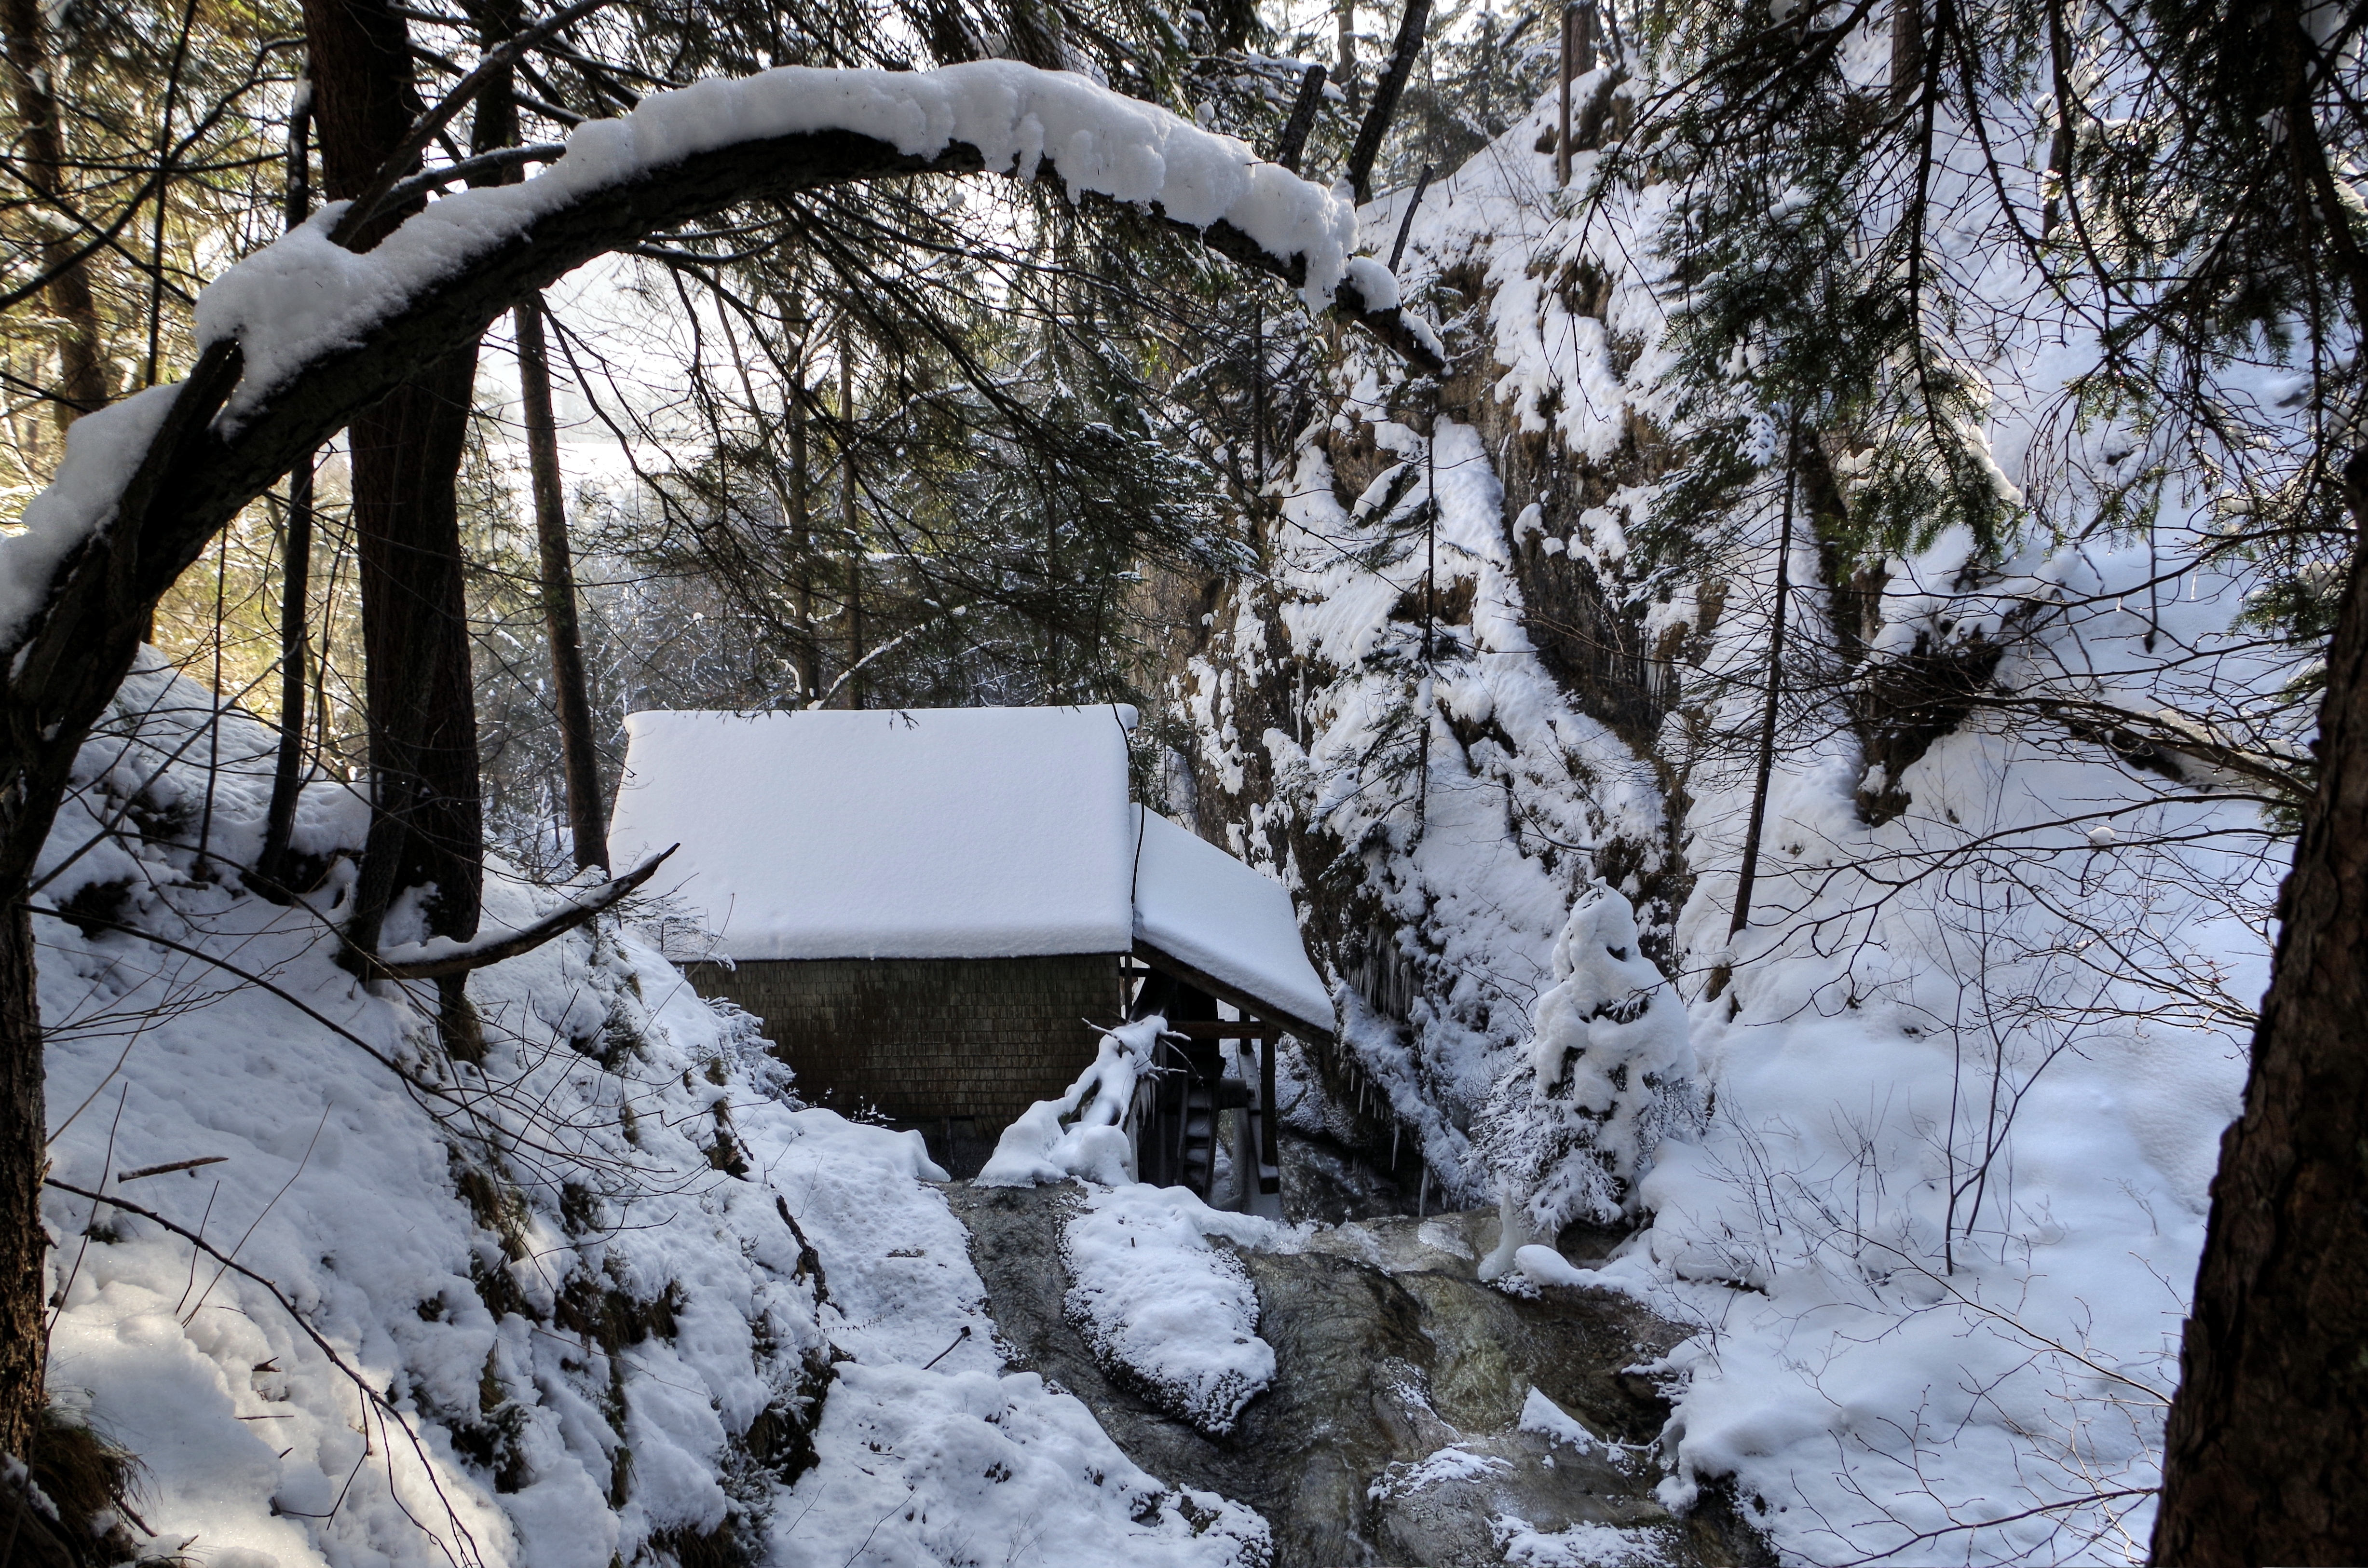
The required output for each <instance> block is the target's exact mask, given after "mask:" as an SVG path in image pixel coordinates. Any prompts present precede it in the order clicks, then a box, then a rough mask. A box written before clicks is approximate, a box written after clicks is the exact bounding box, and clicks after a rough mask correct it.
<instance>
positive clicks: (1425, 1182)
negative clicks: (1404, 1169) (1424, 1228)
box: [1414, 1165, 1430, 1220]
mask: <svg viewBox="0 0 2368 1568" xmlns="http://www.w3.org/2000/svg"><path fill="white" fill-rule="evenodd" d="M1429 1215H1430V1167H1429V1165H1424V1166H1423V1167H1422V1182H1421V1185H1420V1186H1418V1187H1417V1188H1416V1189H1415V1200H1414V1217H1415V1218H1416V1219H1417V1220H1422V1219H1428V1218H1429Z"/></svg>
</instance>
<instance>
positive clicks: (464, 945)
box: [370, 844, 682, 980]
mask: <svg viewBox="0 0 2368 1568" xmlns="http://www.w3.org/2000/svg"><path fill="white" fill-rule="evenodd" d="M681 847H682V846H681V845H679V844H674V845H668V846H666V848H664V849H662V850H660V851H659V852H658V853H656V854H655V855H653V856H651V857H650V858H648V859H646V860H644V861H643V862H642V863H641V864H640V865H639V866H636V867H634V868H633V869H632V870H630V871H628V872H626V873H625V874H624V875H623V876H621V877H619V878H616V879H615V880H614V881H606V882H602V883H601V884H600V885H599V886H598V887H597V888H594V889H593V890H592V891H591V892H588V893H586V895H585V896H584V897H582V898H580V899H576V900H575V901H573V902H572V903H564V904H562V905H560V907H559V908H557V909H555V910H553V911H552V912H551V913H550V914H549V915H544V916H543V917H542V918H541V919H540V920H538V921H536V922H535V923H534V924H533V925H531V926H520V927H519V928H518V929H517V930H515V931H493V932H488V933H485V934H484V935H482V936H478V937H472V938H471V939H470V940H468V941H465V942H458V941H454V940H453V939H452V938H451V937H431V938H430V939H429V940H427V941H425V942H413V943H408V944H406V945H404V946H403V947H400V948H390V949H387V950H386V951H384V952H382V953H380V954H379V955H378V956H377V957H376V958H375V959H373V960H370V973H371V975H372V976H373V977H375V978H380V979H385V980H440V979H442V978H443V977H444V976H446V975H448V974H466V973H468V972H469V971H471V970H475V969H483V968H484V967H485V966H486V965H487V964H496V963H499V962H501V961H502V960H504V959H514V958H517V957H518V955H519V954H520V953H530V952H532V951H533V950H534V949H537V948H539V947H541V946H542V945H543V944H544V943H545V942H548V941H550V940H551V939H552V937H561V936H564V935H565V934H566V933H568V932H570V931H573V930H575V927H577V926H581V925H583V924H584V923H585V922H586V921H587V920H590V919H591V918H593V917H594V916H595V915H599V914H601V913H603V912H604V911H607V910H609V909H613V908H615V907H616V906H617V905H618V904H619V903H622V902H623V901H624V899H625V898H626V897H627V895H629V894H630V893H632V892H633V890H634V889H636V888H638V887H640V886H641V885H642V884H643V882H646V881H649V880H650V878H651V877H653V876H655V875H656V873H657V869H658V868H659V867H660V866H663V865H665V864H666V857H667V856H669V855H671V854H673V853H674V852H675V851H676V850H677V849H679V848H681Z"/></svg>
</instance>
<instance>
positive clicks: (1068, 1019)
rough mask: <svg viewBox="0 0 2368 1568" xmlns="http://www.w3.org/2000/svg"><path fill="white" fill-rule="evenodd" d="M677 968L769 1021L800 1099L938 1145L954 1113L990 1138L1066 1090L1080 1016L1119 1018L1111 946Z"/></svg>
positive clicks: (975, 1135)
mask: <svg viewBox="0 0 2368 1568" xmlns="http://www.w3.org/2000/svg"><path fill="white" fill-rule="evenodd" d="M684 968H685V971H686V972H688V973H689V976H690V981H691V983H692V984H693V985H694V986H696V987H697V988H698V990H699V993H700V995H702V996H712V997H722V998H726V999H728V1000H730V1001H733V1002H736V1003H738V1004H739V1005H740V1006H743V1007H745V1008H746V1009H747V1010H748V1011H749V1012H751V1013H753V1014H755V1015H756V1016H757V1017H759V1018H762V1019H763V1020H764V1035H765V1038H766V1039H767V1040H770V1041H771V1042H772V1044H773V1053H774V1054H775V1055H776V1056H779V1057H780V1059H781V1060H782V1061H784V1062H788V1063H789V1064H790V1066H791V1069H792V1070H793V1071H795V1073H796V1074H797V1093H798V1096H799V1097H800V1098H802V1099H803V1100H805V1101H806V1103H808V1104H809V1105H821V1106H828V1107H829V1108H832V1109H834V1110H839V1111H850V1112H851V1111H856V1110H862V1109H872V1110H877V1111H878V1112H880V1113H881V1114H882V1115H884V1116H886V1117H887V1118H888V1119H890V1120H892V1121H894V1122H898V1123H901V1124H904V1125H906V1126H912V1127H917V1128H919V1129H920V1130H921V1131H924V1132H925V1133H927V1134H928V1137H929V1141H930V1145H931V1150H932V1153H936V1152H937V1147H938V1144H939V1138H940V1136H941V1133H940V1127H941V1124H943V1123H946V1122H948V1121H953V1122H958V1123H969V1124H970V1125H969V1126H968V1127H966V1128H963V1129H962V1130H961V1131H962V1134H964V1136H963V1139H962V1141H963V1142H971V1141H973V1140H983V1141H984V1142H985V1143H986V1144H987V1145H988V1146H991V1145H992V1144H993V1142H994V1139H995V1136H996V1133H998V1132H1000V1131H1002V1130H1003V1129H1004V1128H1005V1127H1006V1126H1008V1124H1009V1123H1010V1122H1011V1121H1012V1120H1013V1119H1015V1118H1017V1117H1018V1116H1019V1113H1020V1112H1021V1111H1023V1110H1026V1109H1027V1108H1029V1107H1030V1105H1032V1104H1034V1103H1035V1102H1036V1101H1038V1100H1047V1099H1052V1098H1054V1097H1056V1096H1059V1095H1060V1094H1062V1093H1063V1092H1064V1090H1066V1089H1067V1088H1068V1086H1069V1085H1070V1084H1071V1083H1073V1082H1075V1081H1076V1077H1077V1074H1080V1073H1082V1072H1084V1071H1085V1070H1086V1068H1087V1065H1088V1064H1089V1063H1091V1062H1092V1061H1093V1059H1094V1051H1095V1047H1096V1044H1097V1039H1098V1037H1097V1036H1096V1035H1095V1033H1094V1031H1093V1030H1092V1029H1091V1028H1087V1025H1086V1022H1085V1020H1086V1019H1087V1018H1091V1019H1093V1020H1094V1022H1096V1023H1098V1024H1102V1025H1105V1026H1108V1025H1111V1024H1115V1023H1117V1022H1119V1021H1120V1018H1121V1010H1120V1009H1121V995H1120V978H1119V959H1118V955H1116V954H1114V953H1082V954H1064V955H1060V956H1057V957H1049V958H1019V959H799V960H742V961H741V962H740V963H739V964H738V965H737V966H736V967H733V968H726V967H725V966H724V965H723V964H720V963H694V964H687V965H685V966H684ZM939 1158H940V1162H941V1163H943V1158H944V1156H942V1155H940V1156H939ZM957 1163H959V1164H962V1165H968V1164H970V1163H971V1162H970V1161H969V1160H968V1159H960V1160H958V1161H957ZM956 1174H957V1175H961V1174H964V1173H962V1172H960V1171H957V1172H956Z"/></svg>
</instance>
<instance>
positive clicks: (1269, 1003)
mask: <svg viewBox="0 0 2368 1568" xmlns="http://www.w3.org/2000/svg"><path fill="white" fill-rule="evenodd" d="M1135 820H1136V823H1137V824H1139V827H1140V831H1141V832H1142V835H1143V843H1142V853H1141V857H1140V858H1139V859H1138V860H1137V862H1136V865H1135V877H1134V937H1135V941H1136V943H1137V945H1138V947H1139V948H1142V949H1151V951H1152V952H1153V953H1155V954H1156V955H1157V956H1158V957H1161V958H1165V959H1167V960H1170V962H1171V964H1172V965H1174V966H1177V967H1181V968H1187V969H1190V970H1191V971H1194V974H1195V977H1196V978H1202V979H1204V980H1205V981H1207V982H1211V983H1212V984H1211V985H1210V987H1209V988H1210V989H1211V990H1212V991H1214V992H1216V993H1217V994H1219V995H1226V994H1227V993H1229V992H1230V993H1235V994H1234V995H1226V999H1227V1000H1228V1001H1236V1002H1240V1001H1244V1000H1247V1002H1248V1003H1249V1004H1251V1006H1250V1010H1251V1011H1252V1012H1255V1013H1257V1014H1258V1015H1259V1016H1260V1017H1269V1018H1272V1019H1274V1020H1275V1021H1277V1022H1279V1023H1288V1024H1296V1025H1298V1026H1299V1027H1301V1028H1313V1029H1314V1030H1315V1032H1317V1033H1319V1034H1323V1035H1327V1036H1328V1035H1330V1034H1331V1032H1332V994H1331V993H1330V992H1329V991H1327V990H1326V989H1325V986H1324V981H1323V979H1322V977H1321V976H1319V975H1317V973H1316V972H1315V965H1314V964H1311V963H1309V962H1308V961H1307V949H1305V948H1304V947H1303V946H1302V945H1301V944H1300V940H1299V917H1298V916H1297V915H1294V914H1293V913H1292V908H1291V894H1289V893H1288V892H1284V891H1283V889H1282V887H1281V884H1280V883H1278V882H1276V881H1272V880H1271V879H1269V878H1267V877H1263V876H1260V875H1259V874H1258V872H1257V871H1255V870H1253V869H1250V868H1249V867H1247V866H1246V865H1244V864H1242V862H1240V861H1239V860H1236V859H1235V858H1233V857H1232V856H1230V855H1228V854H1226V853H1225V852H1224V850H1222V849H1220V848H1218V847H1217V846H1215V845H1213V844H1212V843H1210V842H1209V841H1208V840H1207V839H1205V838H1202V837H1201V835H1199V834H1196V833H1193V832H1191V831H1190V829H1187V828H1182V827H1178V826H1177V825H1176V824H1174V823H1172V822H1169V821H1168V820H1167V818H1166V817H1163V816H1159V815H1157V814H1156V813H1154V812H1146V811H1144V809H1143V808H1142V807H1140V806H1138V807H1136V808H1135Z"/></svg>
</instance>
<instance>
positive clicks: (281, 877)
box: [255, 77, 313, 898]
mask: <svg viewBox="0 0 2368 1568" xmlns="http://www.w3.org/2000/svg"><path fill="white" fill-rule="evenodd" d="M296 93H297V102H296V109H295V112H294V113H293V114H291V115H290V117H289V119H288V179H287V214H286V216H287V220H288V227H289V228H290V229H293V228H295V227H296V225H298V224H299V223H302V222H303V221H304V219H305V218H306V216H307V215H308V214H309V213H310V212H311V211H312V210H313V187H312V146H311V142H310V137H309V132H310V131H311V129H312V109H311V108H310V100H311V98H312V85H311V79H310V78H309V77H300V78H299V79H298V82H297V87H296ZM312 579H313V454H312V453H309V452H308V453H306V454H305V456H304V460H303V461H302V462H300V463H298V464H297V465H296V466H295V468H294V469H292V470H290V472H289V476H288V538H287V541H286V543H285V544H284V545H283V546H282V547H281V549H280V551H279V756H278V757H277V759H276V760H275V762H274V764H273V767H272V771H271V806H270V809H269V810H268V812H265V814H264V823H263V853H262V854H261V855H259V856H257V857H256V866H255V869H256V876H257V879H258V880H259V881H261V882H262V883H263V884H264V891H265V892H266V893H267V895H268V896H270V897H273V898H278V897H280V896H282V895H283V894H284V893H286V892H295V891H299V890H295V889H291V888H290V887H289V886H288V884H289V882H290V881H291V880H292V878H291V877H290V865H289V858H290V857H289V850H288V841H289V838H290V836H291V835H292V834H293V833H294V831H295V827H296V801H297V797H298V796H299V795H300V794H302V791H303V788H304V678H305V675H306V669H307V666H308V665H310V664H311V662H312V660H311V657H310V652H311V651H310V649H309V647H308V645H307V644H308V642H309V640H308V639H307V638H306V636H305V629H304V615H305V603H304V600H305V596H306V595H307V594H309V593H310V592H311V591H312Z"/></svg>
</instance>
